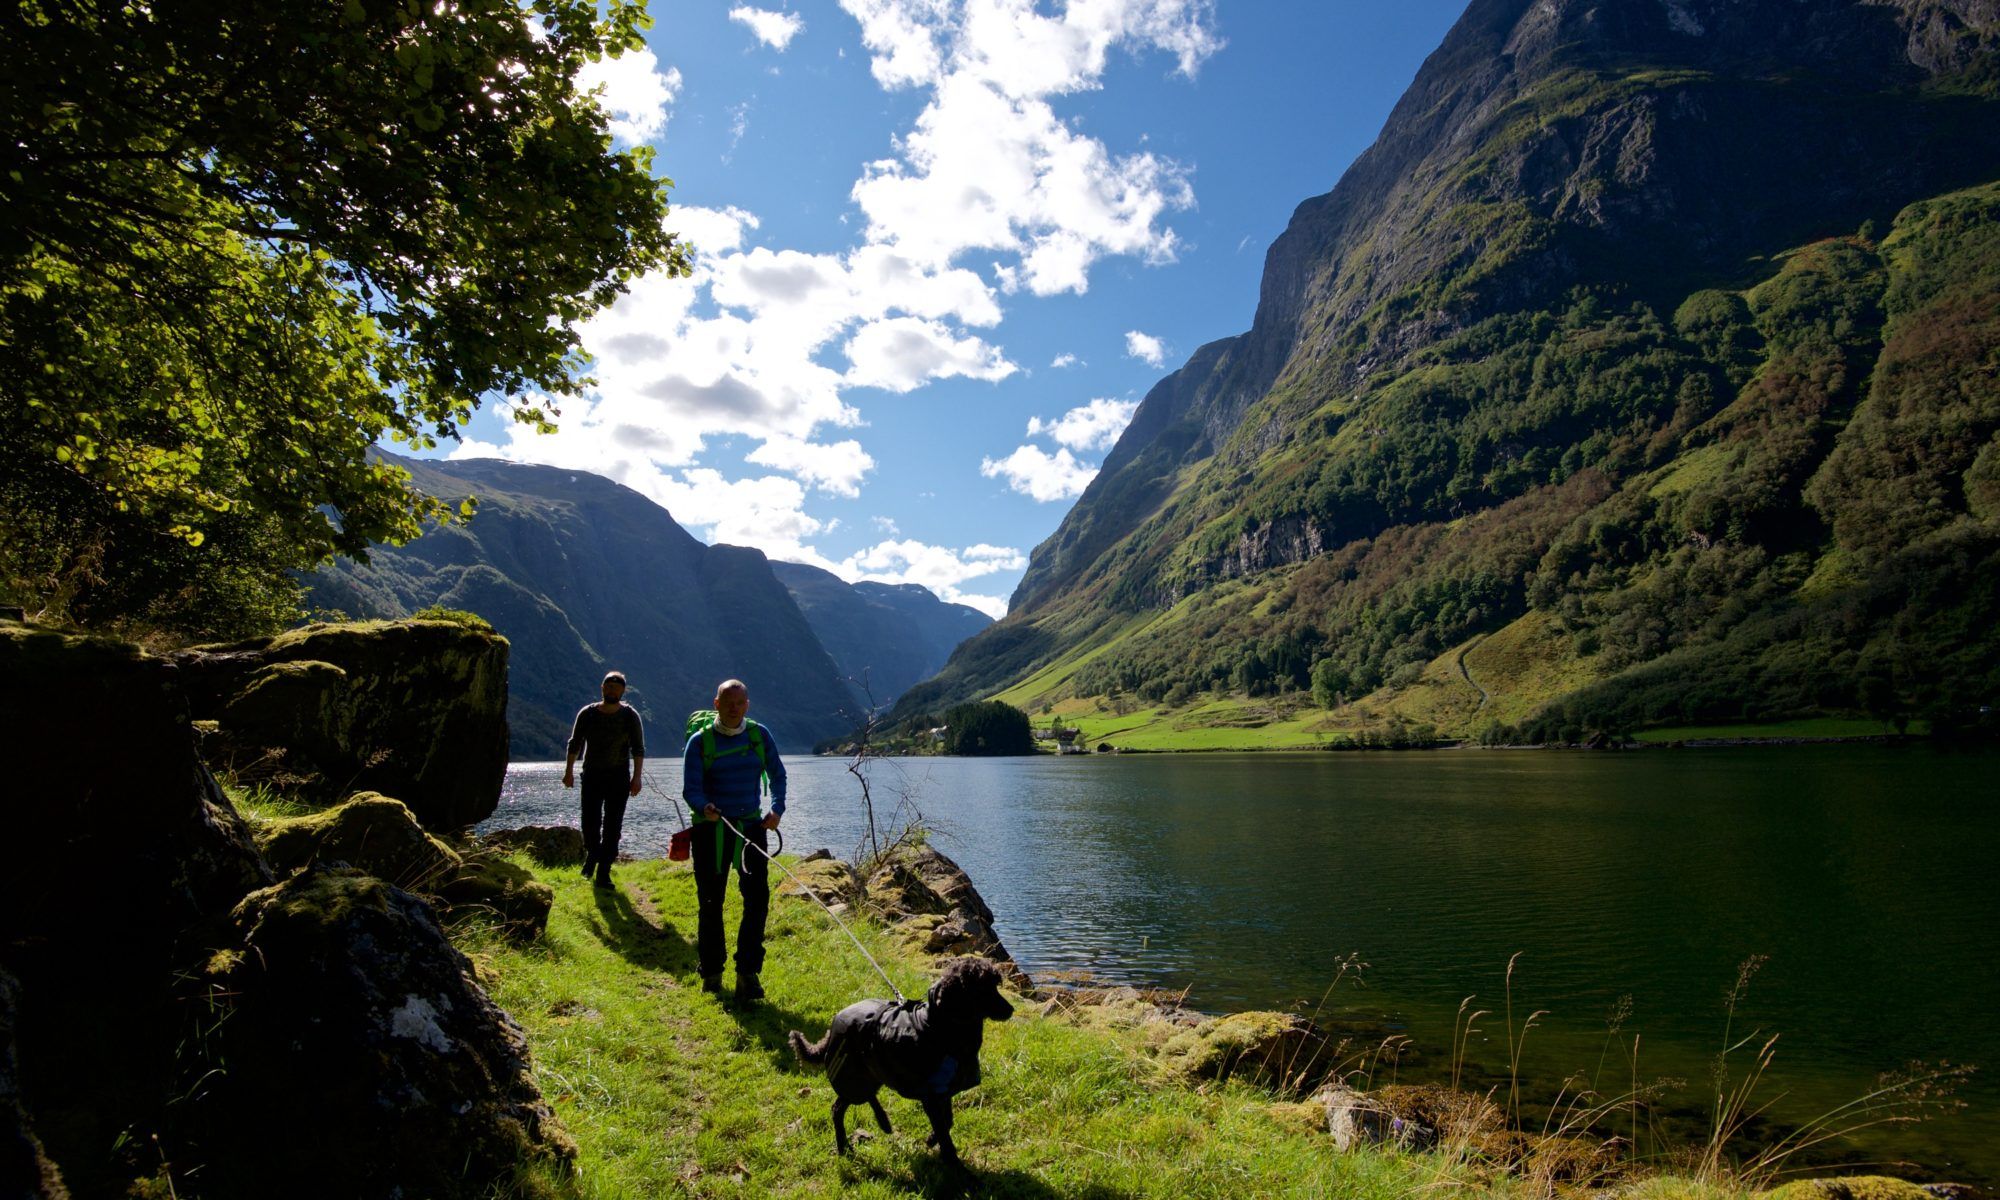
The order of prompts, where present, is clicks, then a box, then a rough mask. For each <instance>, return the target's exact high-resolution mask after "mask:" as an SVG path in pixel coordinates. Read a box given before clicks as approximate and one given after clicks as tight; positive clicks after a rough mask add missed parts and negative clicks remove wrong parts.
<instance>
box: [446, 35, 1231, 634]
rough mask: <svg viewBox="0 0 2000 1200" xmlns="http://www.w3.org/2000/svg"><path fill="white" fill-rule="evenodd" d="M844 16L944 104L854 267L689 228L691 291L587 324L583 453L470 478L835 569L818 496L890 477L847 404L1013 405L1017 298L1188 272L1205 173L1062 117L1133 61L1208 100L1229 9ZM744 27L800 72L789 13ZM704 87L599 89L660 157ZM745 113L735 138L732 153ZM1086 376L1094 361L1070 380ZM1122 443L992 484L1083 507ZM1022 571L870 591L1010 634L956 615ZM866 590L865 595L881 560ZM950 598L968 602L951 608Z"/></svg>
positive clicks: (871, 204) (635, 286)
mask: <svg viewBox="0 0 2000 1200" xmlns="http://www.w3.org/2000/svg"><path fill="white" fill-rule="evenodd" d="M765 2H766V3H770V2H771V0H765ZM841 5H842V7H843V8H844V9H845V10H846V11H847V12H848V13H850V14H852V15H853V16H854V18H855V19H856V20H857V21H858V22H859V24H860V28H861V34H862V41H863V43H864V45H865V46H866V47H867V49H868V52H869V55H870V65H871V69H872V71H873V72H874V75H875V78H876V79H877V80H878V81H879V82H880V83H881V84H882V86H883V87H885V88H889V89H897V88H914V89H920V90H922V91H923V92H924V93H925V95H924V96H923V100H922V104H921V108H920V113H919V115H918V116H917V118H916V120H915V122H914V124H912V125H911V126H910V127H908V128H907V129H906V130H905V131H904V132H903V135H902V136H900V137H898V138H897V139H895V141H894V142H893V144H892V147H891V150H890V152H889V154H888V155H887V156H886V157H885V158H884V159H882V160H881V161H878V162H874V163H869V164H866V165H864V166H863V167H862V168H861V169H860V171H859V177H858V179H857V181H856V183H855V184H854V187H853V190H852V198H853V200H854V201H855V209H854V210H853V214H852V215H854V216H857V217H859V219H860V221H861V229H862V232H861V234H860V236H858V237H857V238H856V240H855V242H854V243H853V244H852V245H850V246H849V247H847V248H846V249H844V250H840V251H836V252H831V253H806V252H802V251H799V250H793V249H787V248H784V247H782V246H764V245H756V244H755V235H756V233H757V232H758V228H759V226H758V221H757V218H756V216H755V215H754V214H752V213H749V212H746V211H744V210H742V209H736V208H700V207H687V208H677V209H676V210H675V211H674V213H673V214H672V216H671V217H670V218H669V219H668V223H669V226H670V227H671V228H673V229H675V230H676V232H677V233H679V235H680V236H681V237H682V239H683V240H684V241H686V242H688V243H689V244H691V245H693V246H694V247H695V248H696V249H697V250H698V251H699V253H698V255H697V256H696V258H695V261H694V273H693V275H692V276H691V277H689V278H685V279H669V278H665V277H662V276H657V275H656V276H649V277H643V278H640V279H636V280H633V281H631V282H630V284H629V285H628V287H627V290H626V293H625V294H624V295H621V296H620V297H619V298H618V300H617V301H616V302H615V303H614V304H612V305H611V306H610V307H609V308H607V309H605V310H603V311H601V312H599V313H597V314H596V315H595V316H593V317H592V318H591V319H590V320H589V321H587V322H585V323H584V324H583V326H582V328H581V330H580V333H581V337H582V343H583V348H584V350H585V352H586V353H587V354H588V355H589V357H590V359H591V364H590V369H591V374H592V376H593V377H594V379H595V381H596V383H595V386H594V387H593V388H592V390H591V391H590V392H589V393H588V394H587V395H586V396H584V397H581V398H574V399H571V400H570V401H568V402H566V403H565V405H564V411H563V413H562V416H561V419H560V423H561V426H562V429H561V432H560V433H559V434H557V435H556V436H554V437H552V438H544V437H539V436H536V435H534V434H532V433H531V432H530V431H528V430H527V429H526V427H522V426H511V427H509V428H508V429H507V431H506V432H505V433H503V434H501V435H499V436H498V437H496V439H495V442H496V443H497V444H478V443H471V444H468V445H467V446H466V447H464V448H463V450H462V451H461V453H465V454H477V453H491V454H501V455H505V456H506V457H509V458H514V459H518V460H522V461H532V462H549V463H555V464H557V465H562V466H568V467H574V468H578V469H587V470H592V471H596V472H599V473H602V474H607V475H610V476H611V477H613V478H615V479H618V480H620V481H622V482H625V483H627V484H629V485H630V486H632V487H634V488H637V489H638V490H640V491H642V492H644V493H645V494H647V495H649V496H651V497H652V498H654V499H656V500H658V501H660V502H661V503H664V504H666V505H667V507H668V508H669V509H670V510H671V511H673V512H674V514H675V516H676V518H678V519H679V520H681V521H682V522H683V523H684V524H687V525H689V526H692V527H695V528H697V529H703V530H706V531H707V535H708V536H710V537H712V538H713V539H715V540H720V541H728V542H736V543H739V544H746V545H753V546H757V547H759V548H761V549H763V550H765V551H766V552H767V553H769V554H771V555H773V556H774V557H784V558H793V559H797V560H799V561H805V562H813V563H815V564H817V565H822V566H825V565H828V560H827V559H825V557H824V556H823V555H821V554H820V552H819V551H818V550H816V549H815V548H814V547H813V545H812V544H811V543H812V541H813V539H815V538H816V537H823V536H824V535H825V534H826V533H827V532H828V531H829V530H830V528H831V523H830V521H826V520H822V519H819V518H815V517H813V516H811V515H809V514H808V513H807V512H806V508H805V504H806V499H807V496H808V494H809V492H811V491H814V490H817V491H818V492H821V493H826V494H832V495H837V496H846V497H852V496H855V495H857V494H858V493H859V491H860V489H861V487H862V485H863V483H864V482H865V480H866V478H867V476H868V474H869V472H870V471H871V470H872V469H873V468H874V466H875V463H874V460H873V458H872V456H871V455H870V454H869V453H868V451H867V449H866V447H865V445H864V442H865V441H866V438H865V436H852V435H851V436H845V437H835V436H829V431H831V430H842V429H855V428H858V427H862V426H863V425H864V424H865V422H864V421H863V420H862V413H861V411H860V409H859V407H858V406H857V404H856V403H855V402H853V401H850V400H849V399H848V396H849V394H850V393H851V392H852V391H853V390H854V389H857V388H881V389H886V390H889V391H893V392H906V391H909V390H912V389H915V388H918V387H921V386H923V385H924V384H925V383H927V382H929V381H931V380H935V379H943V378H950V377H966V378H973V379H984V380H1001V379H1005V378H1007V377H1009V376H1010V375H1012V374H1014V373H1015V372H1017V371H1018V370H1019V368H1018V367H1017V366H1016V365H1015V364H1014V363H1013V362H1011V361H1010V360H1009V359H1008V357H1007V355H1006V353H1005V351H1004V349H1003V347H1002V345H1001V344H1000V341H999V339H998V338H996V337H994V336H992V335H991V334H984V333H981V332H978V331H983V330H987V329H990V328H992V327H994V326H996V325H998V324H999V323H1000V321H1001V317H1002V312H1001V305H1000V300H1001V297H1002V296H1003V295H1006V294H1010V293H1018V292H1027V293H1030V294H1033V295H1049V294H1053V293H1059V292H1082V291H1084V290H1085V289H1086V288H1087V286H1088V284H1089V273H1090V270H1091V268H1092V267H1093V265H1094V264H1095V263H1096V262H1097V261H1098V260H1100V259H1102V258H1103V257H1105V256H1107V255H1129V256H1134V257H1138V258H1141V259H1143V260H1146V261H1152V262H1159V261H1166V260H1169V259H1171V258H1172V256H1173V254H1174V253H1175V250H1176V247H1177V245H1178V243H1177V240H1176V237H1175V234H1174V232H1173V230H1171V229H1170V228H1168V227H1167V226H1166V224H1165V221H1166V218H1167V217H1168V215H1169V214H1170V213H1172V212H1173V211H1174V210H1176V209H1179V208H1185V207H1188V206H1190V205H1192V203H1193V191H1192V188H1191V186H1190V184H1189V173H1188V170H1187V169H1186V168H1185V167H1183V166H1182V165H1180V164H1178V163H1175V162H1172V161H1171V160H1168V159H1165V158H1163V157H1160V156H1157V155H1155V154H1152V153H1150V152H1146V151H1145V150H1143V148H1142V149H1140V150H1138V151H1137V152H1133V153H1123V154H1121V153H1116V152H1114V151H1113V150H1111V149H1109V148H1107V147H1106V145H1105V144H1104V143H1103V142H1101V141H1099V140H1098V139H1096V138H1093V137H1090V136H1087V134H1086V133H1085V132H1084V131H1083V130H1082V127H1081V125H1080V123H1079V122H1078V121H1077V120H1075V119H1074V114H1072V113H1068V112H1064V113H1060V114H1059V113H1058V112H1057V111H1056V109H1055V108H1054V107H1053V103H1052V102H1054V101H1057V100H1060V99H1062V98H1063V97H1067V96H1073V95H1075V94H1077V93H1081V92H1086V91H1090V90H1093V89H1097V88H1100V87H1102V86H1103V85H1104V78H1105V71H1106V66H1107V63H1108V61H1109V60H1110V58H1111V56H1112V55H1113V54H1115V53H1119V52H1129V53H1141V52H1147V51H1159V52H1164V53H1166V54H1168V55H1171V56H1172V58H1173V59H1174V62H1175V63H1176V65H1177V66H1178V68H1179V69H1180V70H1181V71H1182V72H1184V73H1189V74H1192V73H1193V72H1194V70H1195V69H1196V68H1197V67H1198V66H1199V65H1200V63H1201V62H1202V60H1203V59H1204V58H1206V57H1207V56H1208V55H1210V54H1212V53H1214V52H1215V50H1216V49H1217V48H1219V46H1220V42H1219V41H1218V40H1217V38H1216V36H1215V34H1214V32H1213V29H1214V14H1213V0H1066V2H1065V4H1064V5H1063V6H1061V7H1060V9H1059V10H1058V11H1054V12H1051V11H1047V9H1048V8H1049V6H1047V5H1043V4H1041V3H1040V0H841ZM730 16H731V17H732V19H734V20H736V21H738V22H740V23H742V24H743V25H744V26H745V27H746V28H748V29H749V30H750V32H751V33H752V34H753V35H755V36H756V37H757V38H758V39H759V40H760V41H761V42H762V43H763V44H765V45H769V46H772V47H773V48H776V49H780V50H782V49H784V48H785V47H786V46H788V45H789V44H790V42H791V40H792V39H793V38H795V37H797V36H798V34H799V31H800V30H801V29H802V28H803V21H802V20H801V19H800V18H799V17H798V16H797V15H796V14H794V13H790V12H786V11H782V10H779V9H777V8H775V7H774V8H768V9H767V8H760V7H755V6H754V4H737V5H735V6H734V7H733V9H732V10H731V12H730ZM681 86H682V84H681V77H680V74H679V72H678V71H675V70H672V69H671V68H669V69H664V70H663V69H662V68H661V65H660V63H659V62H658V60H656V59H655V58H654V56H653V55H652V54H651V53H650V52H649V51H635V52H633V53H631V54H628V55H626V56H624V57H622V58H620V59H615V60H610V61H608V62H604V63H599V64H594V65H593V66H591V67H590V68H587V69H586V70H585V71H583V72H580V73H579V76H578V79H577V87H578V88H579V89H584V90H593V89H594V90H595V94H596V95H597V96H598V97H599V102H600V103H601V104H602V105H603V106H604V107H605V109H606V111H607V113H608V114H610V115H611V116H612V117H613V118H614V120H615V121H616V125H615V134H616V136H617V137H618V138H620V139H621V140H625V141H632V142H643V141H651V140H657V139H658V138H659V137H660V136H661V135H662V133H663V131H664V129H665V126H666V123H667V117H668V113H669V110H670V108H671V107H672V106H673V105H674V103H675V100H676V97H677V96H678V94H679V92H680V89H681ZM748 103H749V102H748V101H745V102H744V104H743V105H740V106H738V107H737V108H735V109H734V110H732V112H731V113H730V114H729V115H731V116H733V119H734V125H733V127H732V136H733V137H736V138H740V137H741V136H742V133H743V129H744V127H745V123H746V122H747V118H748V107H747V106H748ZM847 216H848V215H847V214H843V216H842V221H843V222H845V221H846V220H847ZM968 252H984V253H983V258H982V261H981V265H980V267H979V268H978V269H974V268H972V267H969V266H967V265H965V264H966V262H967V261H968V260H967V259H966V258H965V256H966V255H967V254H968ZM987 263H990V269H989V268H988V266H987V265H986V264H987ZM1075 364H1076V359H1075V357H1074V356H1073V355H1071V356H1063V357H1061V358H1058V360H1057V362H1056V364H1055V365H1057V366H1067V365H1075ZM1106 403H1109V402H1106ZM1085 408H1086V409H1088V408H1089V406H1085ZM1108 422H1109V417H1108V416H1107V415H1106V414H1103V413H1097V412H1095V411H1094V410H1093V411H1092V412H1087V413H1082V414H1081V415H1079V413H1071V414H1066V415H1065V416H1063V417H1061V418H1058V419H1057V420H1055V421H1052V422H1048V423H1047V425H1046V429H1045V432H1046V433H1047V435H1048V436H1049V437H1052V438H1055V439H1056V440H1057V441H1058V442H1060V443H1062V445H1061V448H1060V449H1059V450H1058V452H1057V453H1056V454H1054V455H1049V454H1046V453H1044V452H1043V451H1041V450H1038V449H1035V448H1034V447H1028V446H1024V447H1021V448H1020V449H1018V450H1016V451H1015V452H1014V453H1013V454H1012V455H1010V456H1009V457H1008V458H1006V459H1005V460H1002V461H1000V462H997V463H996V462H992V461H988V462H987V463H985V464H983V466H982V470H983V471H984V472H985V474H986V475H987V476H988V477H992V478H1006V479H1007V480H1008V481H1009V484H1010V486H1013V487H1015V488H1017V489H1019V490H1021V491H1023V492H1026V493H1027V494H1030V495H1035V496H1037V497H1038V498H1057V497H1060V496H1064V495H1074V494H1075V493H1076V492H1078V491H1080V490H1081V489H1082V487H1083V486H1084V484H1085V483H1087V482H1088V480H1089V479H1090V477H1091V475H1092V474H1093V472H1094V468H1093V467H1091V466H1089V465H1087V464H1082V463H1079V462H1077V461H1076V458H1075V456H1074V454H1073V453H1072V451H1073V450H1081V449H1082V448H1083V447H1086V446H1096V445H1099V444H1101V443H1102V442H1103V440H1104V439H1105V438H1106V437H1109V436H1113V435H1112V434H1109V433H1107V432H1106V431H1105V430H1106V429H1107V428H1108ZM737 438H745V439H749V440H750V444H751V445H752V446H754V448H753V449H751V450H750V451H749V452H748V453H747V454H745V455H743V457H742V459H741V460H739V462H740V463H741V464H747V465H748V467H749V468H750V470H751V474H750V475H749V477H745V478H737V479H731V478H728V477H727V475H725V473H724V472H723V471H721V470H718V469H716V468H717V465H718V464H716V463H712V462H711V461H710V456H711V455H712V454H713V453H714V451H715V449H716V448H717V447H722V448H733V447H734V446H735V445H736V444H737V443H736V442H735V441H734V439H737ZM741 473H742V472H741V471H737V470H731V471H729V474H741ZM883 545H884V546H890V545H894V546H896V547H902V548H903V549H904V550H909V548H910V547H918V546H921V544H920V543H915V542H910V541H907V540H906V539H893V538H892V542H885V543H883ZM975 550H978V551H980V553H974V551H975ZM932 551H935V553H932ZM989 551H990V552H991V553H987V552H989ZM888 553H889V552H888V551H880V553H879V554H878V557H880V555H881V554H888ZM1015 558H1019V555H1018V554H1017V553H1016V552H1014V551H1011V550H1007V549H1005V548H1001V547H971V548H968V549H966V550H963V551H951V550H948V549H946V548H929V549H927V550H925V551H924V552H923V553H917V552H916V551H914V550H910V551H909V553H907V554H905V555H904V557H903V559H901V560H899V561H901V563H902V565H901V566H897V567H893V568H892V567H889V566H882V565H880V564H879V563H878V564H877V565H876V566H872V567H869V568H867V569H868V570H870V571H871V572H872V573H874V574H876V575H877V576H881V575H883V573H885V572H887V573H900V574H902V575H904V576H906V577H908V578H910V579H911V580H912V581H915V582H922V583H925V585H926V586H933V585H934V584H935V585H936V586H935V587H934V590H938V591H939V593H940V594H941V595H950V596H952V597H954V598H961V599H964V600H965V602H968V603H978V604H980V605H981V606H982V607H985V608H987V609H988V610H989V611H995V612H998V611H1002V610H1004V607H1005V605H1004V601H1002V600H1000V599H998V598H997V597H991V596H986V597H974V596H971V595H968V594H964V593H958V592H957V590H956V589H957V588H958V586H959V583H960V582H963V581H964V580H965V579H972V578H978V577H980V575H982V574H985V575H990V574H992V573H995V572H998V571H1004V570H1014V569H1018V567H1019V566H1020V565H1025V560H1022V561H1021V562H1020V563H1019V564H1015V565H1011V566H1010V565H996V564H1009V563H1013V561H1014V559H1015ZM882 561H884V562H886V561H887V560H886V559H883V560H882ZM951 564H956V565H951ZM853 569H854V570H857V571H858V570H861V569H863V568H862V566H861V565H860V563H859V560H858V559H857V560H856V564H855V566H854V567H853ZM953 572H959V573H960V574H959V575H957V576H953V574H952V573H953ZM967 572H970V573H969V574H968V573H967ZM947 578H954V579H956V580H957V582H949V583H937V581H938V580H942V579H947ZM947 588H949V589H951V590H950V592H947V591H946V590H945V589H947Z"/></svg>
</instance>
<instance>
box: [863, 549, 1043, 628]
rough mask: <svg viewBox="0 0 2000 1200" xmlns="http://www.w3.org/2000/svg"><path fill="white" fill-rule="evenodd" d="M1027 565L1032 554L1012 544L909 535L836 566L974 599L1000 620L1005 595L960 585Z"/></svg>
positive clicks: (962, 600) (957, 599)
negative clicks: (938, 541) (944, 541)
mask: <svg viewBox="0 0 2000 1200" xmlns="http://www.w3.org/2000/svg"><path fill="white" fill-rule="evenodd" d="M1027 565H1028V556H1027V555H1025V554H1022V553H1021V552H1020V551H1019V550H1016V549H1014V548H1012V547H1010V546H989V545H984V544H981V545H977V546H967V547H966V548H964V549H963V550H953V549H951V548H950V547H948V546H933V545H930V544H929V543H927V542H920V541H917V540H915V539H914V538H905V539H900V540H896V539H892V540H889V541H885V542H877V543H876V544H875V545H873V546H870V547H868V548H867V549H866V550H859V551H856V552H855V553H853V554H851V555H849V556H847V557H846V558H845V559H843V560H841V562H840V563H839V564H838V565H836V566H835V567H833V568H831V569H832V570H833V571H834V573H835V574H837V575H839V576H840V577H841V578H843V579H846V580H848V581H850V582H853V581H856V580H863V579H866V580H872V581H875V582H878V583H917V584H922V585H923V586H924V587H927V588H929V589H930V590H931V591H933V592H935V593H936V594H937V595H938V597H939V598H940V599H943V600H946V601H949V602H950V603H953V604H969V605H971V606H972V607H974V608H977V609H979V610H980V611H982V612H984V613H986V614H987V615H988V616H990V617H993V618H994V619H995V620H998V619H999V618H1000V617H1002V616H1005V615H1006V613H1007V601H1006V600H1005V599H1004V598H1002V597H999V596H987V595H979V594H976V593H970V592H965V591H962V590H960V588H959V586H958V585H959V584H962V583H965V582H967V581H968V580H973V579H978V578H980V577H982V576H986V575H992V574H996V573H998V572H1000V571H1018V570H1020V569H1021V568H1023V567H1025V566H1027Z"/></svg>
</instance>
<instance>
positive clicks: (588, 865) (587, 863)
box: [583, 854, 597, 879]
mask: <svg viewBox="0 0 2000 1200" xmlns="http://www.w3.org/2000/svg"><path fill="white" fill-rule="evenodd" d="M596 869H597V860H596V859H595V858H592V857H591V856H590V855H588V854H585V855H584V856H583V877H584V878H585V879H588V878H590V873H591V872H592V871H595V870H596Z"/></svg>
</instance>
